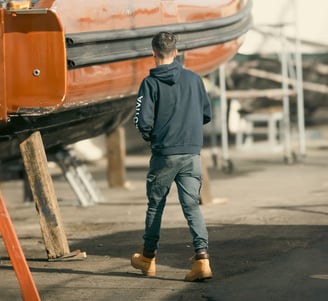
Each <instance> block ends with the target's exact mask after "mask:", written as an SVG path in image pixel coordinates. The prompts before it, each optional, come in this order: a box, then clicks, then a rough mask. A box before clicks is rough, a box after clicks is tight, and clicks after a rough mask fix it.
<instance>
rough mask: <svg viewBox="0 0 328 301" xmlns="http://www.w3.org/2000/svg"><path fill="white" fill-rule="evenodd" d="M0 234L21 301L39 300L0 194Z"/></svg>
mask: <svg viewBox="0 0 328 301" xmlns="http://www.w3.org/2000/svg"><path fill="white" fill-rule="evenodd" d="M0 232H1V233H2V239H3V241H4V243H5V246H6V249H7V252H8V255H9V257H10V260H11V262H12V265H13V267H14V270H15V273H16V277H17V279H18V282H19V285H20V288H21V291H22V296H23V300H25V301H38V300H41V299H40V296H39V293H38V290H37V288H36V286H35V284H34V281H33V278H32V274H31V272H30V269H29V267H28V265H27V262H26V259H25V256H24V253H23V250H22V248H21V246H20V244H19V241H18V238H17V235H16V232H15V230H14V227H13V224H12V222H11V219H10V216H9V214H8V211H7V208H6V205H5V203H4V201H3V198H2V196H1V194H0Z"/></svg>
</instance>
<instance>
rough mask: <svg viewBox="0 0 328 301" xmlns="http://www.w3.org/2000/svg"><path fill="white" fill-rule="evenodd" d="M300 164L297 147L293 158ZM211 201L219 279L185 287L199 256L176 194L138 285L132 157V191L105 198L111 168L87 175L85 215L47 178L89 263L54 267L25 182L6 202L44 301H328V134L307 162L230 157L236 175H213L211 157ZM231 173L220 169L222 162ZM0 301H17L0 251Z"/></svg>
mask: <svg viewBox="0 0 328 301" xmlns="http://www.w3.org/2000/svg"><path fill="white" fill-rule="evenodd" d="M295 151H296V153H297V146H295ZM204 154H205V157H206V158H207V160H206V164H207V166H208V172H209V175H210V179H211V181H210V187H211V193H212V197H213V201H212V203H211V204H207V205H202V207H201V208H202V211H203V214H204V217H205V220H206V222H207V226H208V230H209V237H210V249H209V251H210V256H211V267H212V270H213V273H214V277H213V279H211V280H208V281H205V282H199V283H188V282H184V281H183V279H184V275H185V274H186V273H187V272H188V271H189V269H190V267H191V263H190V262H189V257H191V256H192V255H193V252H192V247H191V236H190V234H189V232H188V229H187V227H186V222H185V220H184V217H183V215H182V211H181V209H180V206H179V203H178V200H177V191H176V188H175V187H174V186H172V190H171V192H170V195H169V197H168V202H167V206H166V209H165V213H164V218H163V224H162V232H161V244H160V250H159V253H158V258H157V275H156V277H154V278H147V277H144V276H141V275H140V273H139V272H138V271H137V270H135V269H133V268H132V267H131V266H130V256H131V254H132V253H133V252H135V251H138V250H139V249H140V247H141V245H142V234H143V226H144V217H145V210H146V204H147V200H146V198H145V176H146V173H147V165H148V159H149V154H148V152H147V151H146V152H144V153H143V152H138V153H136V154H128V156H127V158H126V172H127V174H126V177H127V181H128V185H126V187H125V188H120V189H113V188H109V187H108V184H107V177H106V160H104V159H102V160H98V161H95V162H93V163H90V164H88V168H89V170H90V171H91V173H92V174H93V176H94V179H95V181H96V183H97V185H98V188H99V189H100V191H101V192H102V194H103V196H104V201H103V202H101V203H99V204H97V205H94V206H90V207H86V208H84V207H81V206H80V205H79V203H78V201H77V199H76V196H75V195H74V193H73V191H72V189H71V188H70V186H69V185H68V184H67V182H66V180H65V178H64V177H63V176H62V174H61V173H60V172H59V170H58V168H56V167H53V166H51V167H50V172H51V174H52V178H53V182H54V186H55V190H56V193H57V197H58V203H59V207H60V214H61V217H62V220H63V223H64V228H65V233H66V236H67V239H68V242H69V246H70V249H71V250H72V251H73V250H77V249H79V250H81V251H84V252H86V254H87V258H86V259H83V260H72V261H61V262H49V261H48V260H47V255H46V252H45V247H44V242H43V239H42V234H41V231H40V224H39V219H38V214H37V212H36V210H35V206H34V205H33V204H29V205H27V204H25V203H24V202H23V184H22V182H21V181H10V182H4V183H1V186H0V187H1V192H2V195H3V197H4V199H5V202H6V204H7V208H8V211H9V213H10V216H11V219H12V222H13V224H14V227H15V229H16V233H17V235H18V237H19V241H20V244H21V246H22V248H23V251H24V254H25V257H26V259H27V262H28V265H29V267H30V270H31V272H32V275H33V279H34V282H35V284H36V287H37V289H38V291H39V294H40V296H41V299H42V300H65V301H66V300H67V301H69V300H88V301H89V300H113V301H119V300H124V301H136V300H149V301H151V300H152V301H154V300H163V301H169V300H181V301H182V300H183V301H185V300H196V301H197V300H207V301H214V300H215V301H221V300H222V301H230V300H231V301H239V300H250V301H260V300H261V301H263V300H277V301H278V300H279V301H280V300H281V301H282V300H298V301H305V300H306V301H312V300H315V301H320V300H327V298H328V297H327V296H328V256H327V255H328V128H327V126H322V127H316V128H315V129H314V128H311V129H308V130H307V149H306V157H305V158H298V161H297V162H295V163H294V164H285V163H284V162H283V154H282V153H279V152H278V153H271V152H258V151H256V148H255V149H254V150H253V151H251V152H237V151H236V150H235V149H234V148H233V147H232V148H231V150H230V156H231V160H232V162H233V166H234V171H233V172H232V173H231V174H228V173H224V172H223V171H222V169H221V167H222V160H221V159H220V149H219V158H218V159H219V161H218V162H219V164H218V166H217V167H213V164H212V160H211V149H210V148H206V149H204ZM223 163H224V162H223ZM0 275H1V280H0V300H1V301H2V300H3V301H7V300H10V301H12V300H21V299H22V298H21V293H20V288H19V285H18V282H17V278H16V276H15V273H14V271H13V269H12V265H11V262H10V258H8V255H7V252H6V249H5V247H4V245H3V243H2V240H1V241H0Z"/></svg>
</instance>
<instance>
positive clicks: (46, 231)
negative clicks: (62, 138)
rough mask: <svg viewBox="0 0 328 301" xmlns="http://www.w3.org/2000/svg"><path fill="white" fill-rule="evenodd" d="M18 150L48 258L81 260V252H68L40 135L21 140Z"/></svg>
mask: <svg viewBox="0 0 328 301" xmlns="http://www.w3.org/2000/svg"><path fill="white" fill-rule="evenodd" d="M20 150H21V154H22V157H23V162H24V167H25V171H26V174H27V178H28V181H29V186H30V188H31V192H32V195H33V199H34V202H35V205H36V209H37V212H38V215H39V219H40V226H41V232H42V235H43V240H44V243H45V248H46V252H47V256H48V259H49V260H50V261H53V260H57V261H58V260H67V259H70V260H73V259H82V258H85V257H86V254H85V252H81V251H79V250H77V251H73V252H71V251H70V249H69V246H68V242H67V238H66V235H65V232H64V228H63V223H62V220H61V216H60V211H59V207H58V202H57V197H56V194H55V189H54V185H53V182H52V179H51V176H50V174H49V171H48V164H47V157H46V154H45V150H44V146H43V142H42V138H41V135H40V132H35V133H33V134H32V135H31V136H29V137H28V138H27V139H25V140H24V141H23V142H22V143H21V144H20Z"/></svg>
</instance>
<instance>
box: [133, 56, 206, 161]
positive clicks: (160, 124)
mask: <svg viewBox="0 0 328 301" xmlns="http://www.w3.org/2000/svg"><path fill="white" fill-rule="evenodd" d="M210 120H211V106H210V102H209V99H208V96H207V93H206V91H205V88H204V84H203V81H202V79H201V78H200V76H198V75H197V74H195V73H194V72H192V71H190V70H187V69H184V68H183V67H182V66H181V65H180V64H179V63H178V62H177V61H174V62H173V63H172V64H168V65H160V66H158V67H156V68H154V69H151V70H150V74H149V76H148V77H146V78H145V79H144V80H143V81H142V83H141V85H140V89H139V93H138V97H137V103H136V111H135V117H134V122H135V125H136V127H137V129H138V130H139V131H140V133H141V134H142V137H143V138H144V140H146V141H150V142H151V149H152V153H153V154H156V155H174V154H199V153H200V150H201V147H202V145H203V124H205V123H208V122H209V121H210Z"/></svg>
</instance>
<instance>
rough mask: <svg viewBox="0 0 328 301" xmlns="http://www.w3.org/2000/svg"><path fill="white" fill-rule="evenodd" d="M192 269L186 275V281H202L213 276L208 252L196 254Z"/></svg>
mask: <svg viewBox="0 0 328 301" xmlns="http://www.w3.org/2000/svg"><path fill="white" fill-rule="evenodd" d="M194 259H195V262H194V264H193V265H192V268H191V271H190V272H189V273H188V274H187V275H186V276H185V281H202V280H205V279H211V278H212V277H213V274H212V271H211V267H210V261H209V256H208V254H206V253H204V254H196V255H195V256H194Z"/></svg>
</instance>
